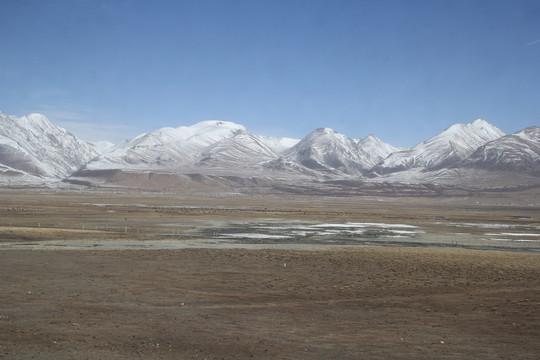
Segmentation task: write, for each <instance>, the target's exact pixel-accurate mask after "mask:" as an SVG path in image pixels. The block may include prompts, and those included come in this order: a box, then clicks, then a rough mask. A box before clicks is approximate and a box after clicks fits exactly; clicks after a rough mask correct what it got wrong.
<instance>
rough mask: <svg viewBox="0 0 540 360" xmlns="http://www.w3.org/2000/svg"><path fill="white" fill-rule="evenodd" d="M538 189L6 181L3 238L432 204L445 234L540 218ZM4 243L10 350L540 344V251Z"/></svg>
mask: <svg viewBox="0 0 540 360" xmlns="http://www.w3.org/2000/svg"><path fill="white" fill-rule="evenodd" d="M535 201H536V202H537V201H538V194H537V193H519V194H503V193H500V194H496V196H495V195H494V196H488V197H486V196H483V197H479V198H463V199H458V198H441V199H427V198H392V199H390V198H370V197H359V198H323V197H315V198H310V197H294V198H290V199H280V198H271V197H258V198H257V197H253V198H218V197H184V196H179V195H171V194H147V195H139V194H105V193H102V194H78V193H38V192H22V191H21V192H19V191H6V192H1V193H0V245H1V244H2V243H4V244H6V243H24V242H32V243H42V242H46V241H47V240H51V239H55V240H62V239H66V240H69V239H73V238H77V239H83V240H84V239H88V240H92V239H93V240H95V239H99V240H100V241H109V240H111V239H125V240H129V239H131V238H133V239H135V238H136V237H146V236H150V234H156V233H157V232H159V231H158V230H160V224H162V223H164V222H171V221H174V222H175V223H178V224H181V225H179V229H180V230H179V232H181V233H183V232H185V233H187V232H189V231H190V229H191V228H193V227H195V228H196V227H200V226H203V224H204V226H208V224H211V223H212V222H216V221H217V222H222V223H226V222H228V221H233V220H238V219H239V218H240V219H245V220H253V221H256V220H260V219H272V221H279V220H280V219H282V220H283V221H284V222H287V221H292V220H298V221H328V222H331V221H340V222H346V221H379V222H400V223H407V224H418V223H421V222H422V221H423V220H422V219H425V218H426V217H433V216H437V217H440V218H441V219H443V220H441V221H442V222H443V223H442V225H441V229H440V231H441V232H444V231H445V226H446V222H448V223H450V222H453V221H458V220H461V221H465V220H466V221H482V222H486V221H493V222H505V223H508V222H515V223H527V224H529V225H534V224H535V222H536V224H537V225H538V218H539V216H540V215H539V211H538V206H537V204H536V203H535ZM141 203H144V204H149V205H152V206H138V205H137V204H141ZM105 204H107V205H106V206H105ZM170 205H185V206H186V207H184V208H174V207H170ZM153 236H155V235H153ZM149 239H150V240H151V239H153V238H149ZM0 249H1V250H0V284H1V291H0V358H5V359H134V358H135V359H250V358H254V359H435V358H436V359H538V356H539V354H540V341H539V339H540V317H539V314H540V257H539V256H540V255H539V254H538V253H537V252H533V251H487V250H469V249H456V248H430V247H425V248H424V247H367V246H357V247H324V246H323V247H319V248H316V249H313V250H309V251H297V250H294V251H293V250H280V249H271V250H269V249H259V250H246V249H181V250H28V249H22V250H21V249H14V248H9V247H6V248H0Z"/></svg>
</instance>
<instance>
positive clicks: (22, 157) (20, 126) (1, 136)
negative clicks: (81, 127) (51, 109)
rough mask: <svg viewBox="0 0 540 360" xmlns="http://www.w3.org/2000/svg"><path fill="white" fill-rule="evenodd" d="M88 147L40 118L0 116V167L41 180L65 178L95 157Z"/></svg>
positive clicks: (92, 150) (37, 115)
mask: <svg viewBox="0 0 540 360" xmlns="http://www.w3.org/2000/svg"><path fill="white" fill-rule="evenodd" d="M97 155H98V153H97V151H95V150H94V148H93V147H92V146H90V145H89V144H88V143H86V142H84V141H82V140H80V139H78V138H76V137H75V136H74V135H72V134H71V133H69V132H67V131H66V130H65V129H63V128H60V127H58V126H56V125H54V124H53V123H51V122H50V121H49V120H48V119H47V118H46V117H45V116H43V115H41V114H30V115H27V116H22V117H16V116H8V115H5V114H4V113H0V164H3V165H4V166H6V167H9V168H12V169H15V170H18V171H22V172H24V173H27V174H30V175H33V176H39V177H43V178H57V179H60V178H64V177H66V176H68V175H70V174H72V173H73V172H75V171H77V170H78V169H79V168H81V167H82V166H84V165H85V164H86V163H87V162H88V161H90V160H91V159H92V158H94V157H95V156H97Z"/></svg>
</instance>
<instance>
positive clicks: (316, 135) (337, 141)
mask: <svg viewBox="0 0 540 360" xmlns="http://www.w3.org/2000/svg"><path fill="white" fill-rule="evenodd" d="M393 150H394V148H393V147H391V146H390V145H388V144H385V143H383V142H382V141H381V140H379V139H377V138H376V137H374V136H371V137H367V138H364V139H361V140H355V139H351V138H348V137H347V136H345V135H343V134H340V133H338V132H336V131H335V130H333V129H329V128H319V129H317V130H315V131H313V132H312V133H311V134H309V135H308V136H306V137H305V138H304V139H302V140H301V141H300V142H299V143H298V144H296V145H295V146H293V147H292V148H291V149H289V150H287V151H285V152H284V156H285V157H287V158H288V159H290V160H292V161H296V162H297V163H299V164H301V165H303V166H305V167H307V168H309V169H313V170H322V171H326V172H330V173H335V172H339V173H345V174H362V173H363V172H365V171H366V170H368V169H370V168H371V167H372V166H373V165H374V164H376V163H377V162H378V161H380V160H381V159H383V158H384V157H386V156H388V154H389V153H390V152H391V151H393Z"/></svg>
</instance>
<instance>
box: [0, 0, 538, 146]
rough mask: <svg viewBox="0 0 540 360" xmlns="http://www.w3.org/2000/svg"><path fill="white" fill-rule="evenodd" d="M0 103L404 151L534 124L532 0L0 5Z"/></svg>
mask: <svg viewBox="0 0 540 360" xmlns="http://www.w3.org/2000/svg"><path fill="white" fill-rule="evenodd" d="M0 34H1V36H0V49H1V50H2V55H1V56H0V111H3V112H4V113H6V114H13V115H17V116H21V115H25V114H28V113H30V112H39V113H42V114H45V115H46V116H47V117H48V118H49V119H51V120H52V121H53V122H54V123H56V124H58V125H60V126H63V127H65V128H67V129H68V130H70V131H71V132H73V133H74V134H76V135H78V136H80V137H82V138H83V139H86V140H93V141H96V140H101V139H106V140H110V141H113V142H118V141H120V140H122V139H125V138H130V137H134V136H136V135H138V134H140V133H142V132H144V131H153V130H156V129H158V128H160V127H164V126H172V127H177V126H182V125H191V124H194V123H196V122H199V121H203V120H210V119H212V120H226V121H233V122H236V123H239V124H242V125H244V126H246V127H247V128H248V130H250V131H252V132H253V133H256V134H261V135H268V136H278V137H283V136H289V137H296V138H302V137H304V136H306V135H307V134H308V133H310V132H311V131H313V130H314V129H316V128H318V127H330V128H333V129H335V130H337V131H338V132H341V133H344V134H346V135H347V136H349V137H354V138H361V137H364V136H367V135H368V134H370V133H372V134H374V135H376V136H378V137H380V138H381V139H382V140H384V141H386V142H388V143H390V144H392V145H394V146H412V145H414V144H416V143H418V142H421V141H423V140H426V139H427V138H429V137H431V136H434V135H436V134H437V133H439V132H440V131H442V130H444V129H445V128H446V127H448V126H450V125H452V124H454V123H468V122H471V121H473V120H475V119H477V118H483V119H485V120H487V121H488V122H490V123H492V124H494V125H495V126H497V127H499V128H500V129H501V130H503V131H504V132H507V133H512V132H515V131H519V130H521V129H523V128H525V127H527V126H531V125H539V124H540V1H537V0H535V1H525V0H505V1H497V0H485V1H480V0H463V1H460V0H425V1H414V0H407V1H385V0H372V1H362V0H355V1H344V0H327V1H320V0H301V1H296V0H286V1H282V0H271V1H264V0H244V1H237V0H214V1H206V0H197V1H195V0H193V1H182V0H171V1H166V0H154V1H147V0H145V1H137V0H125V1H120V0H118V1H115V0H65V1H62V0H50V1H48V0H35V1H34V0H26V1H25V0H0Z"/></svg>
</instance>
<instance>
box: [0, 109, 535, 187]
mask: <svg viewBox="0 0 540 360" xmlns="http://www.w3.org/2000/svg"><path fill="white" fill-rule="evenodd" d="M0 121H1V122H0V184H2V185H3V186H25V185H29V186H31V185H45V186H54V184H64V186H68V184H77V185H85V186H90V187H96V186H97V187H129V188H149V189H160V190H172V189H176V190H179V191H204V189H210V190H211V191H233V192H234V191H239V192H242V191H244V190H245V189H246V188H249V189H251V190H254V189H257V188H259V189H262V188H264V189H274V190H276V189H281V190H282V191H291V189H299V188H301V187H306V186H307V187H308V188H309V187H317V189H318V190H321V189H322V190H324V189H325V188H332V187H334V188H335V187H336V186H338V185H337V184H340V185H339V186H343V184H348V186H349V187H352V188H358V187H363V188H377V189H380V188H381V186H382V187H383V188H384V187H387V186H390V185H389V184H399V186H402V185H403V184H407V185H408V186H409V187H418V186H425V185H426V184H430V185H431V186H433V185H440V186H447V187H448V186H451V187H453V188H456V187H457V188H470V187H474V186H475V184H479V183H482V184H483V185H482V186H486V187H490V186H491V187H493V186H531V184H532V185H534V186H536V185H540V128H538V127H536V126H531V127H528V128H526V129H523V130H522V131H519V132H517V133H515V134H509V135H506V134H504V133H503V132H502V131H501V130H500V129H498V128H497V127H495V126H493V125H491V124H489V123H488V122H486V121H485V120H481V119H479V120H475V121H473V122H471V123H469V124H454V125H452V126H450V127H448V128H447V129H446V130H444V131H442V132H441V133H439V134H438V135H436V136H434V137H432V138H430V139H427V140H426V141H423V142H421V143H419V144H417V145H415V146H413V147H411V148H396V147H393V146H392V145H390V144H387V143H385V142H383V141H382V140H380V139H379V138H377V137H376V136H374V135H368V136H367V137H365V138H361V139H354V138H349V137H347V136H346V135H344V134H340V133H338V132H336V131H334V130H332V129H329V128H319V129H316V130H314V131H313V132H312V133H310V134H308V135H307V136H306V137H305V138H303V139H301V140H298V139H291V138H275V137H265V136H260V135H255V134H252V133H251V132H249V131H248V130H247V129H246V128H245V127H244V126H242V125H239V124H235V123H233V122H226V121H203V122H200V123H197V124H195V125H192V126H180V127H177V128H173V127H165V128H161V129H158V130H156V131H153V132H149V133H144V134H141V135H139V136H137V137H135V138H133V139H130V140H126V141H124V142H122V143H119V144H116V145H112V144H110V143H106V142H99V143H88V142H85V141H83V140H81V139H78V138H77V137H75V136H74V135H72V134H71V133H69V132H67V131H66V130H64V129H62V128H60V127H58V126H56V125H54V124H52V123H51V122H50V121H49V120H48V119H47V118H46V117H45V116H43V115H40V114H30V115H27V116H22V117H15V116H9V115H5V114H4V113H2V112H0ZM479 179H481V181H478V180H479ZM396 186H397V185H396ZM394 187H395V186H394ZM284 189H285V190H284ZM286 189H288V190H286ZM306 192H309V191H306ZM323 192H324V191H323Z"/></svg>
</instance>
